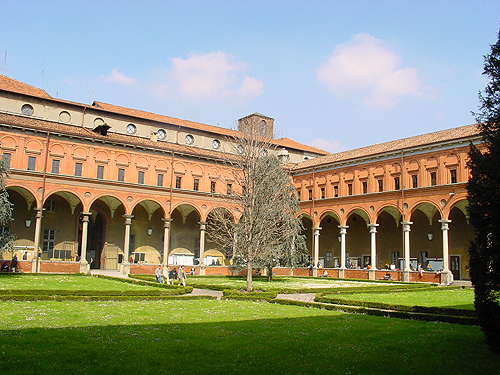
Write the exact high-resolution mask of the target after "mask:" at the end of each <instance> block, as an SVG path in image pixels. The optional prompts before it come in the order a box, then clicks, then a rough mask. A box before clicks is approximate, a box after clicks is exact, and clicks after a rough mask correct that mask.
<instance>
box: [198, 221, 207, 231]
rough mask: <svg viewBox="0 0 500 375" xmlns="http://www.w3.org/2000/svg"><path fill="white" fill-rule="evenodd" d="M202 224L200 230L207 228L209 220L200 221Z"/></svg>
mask: <svg viewBox="0 0 500 375" xmlns="http://www.w3.org/2000/svg"><path fill="white" fill-rule="evenodd" d="M198 224H200V230H207V222H206V221H200V222H198Z"/></svg>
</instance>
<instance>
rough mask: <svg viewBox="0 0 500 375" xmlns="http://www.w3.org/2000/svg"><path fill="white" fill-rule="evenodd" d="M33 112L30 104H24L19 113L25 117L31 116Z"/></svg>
mask: <svg viewBox="0 0 500 375" xmlns="http://www.w3.org/2000/svg"><path fill="white" fill-rule="evenodd" d="M34 111H35V110H34V109H33V107H32V106H31V104H24V105H23V106H22V107H21V112H22V114H23V115H26V116H31V115H32V114H33V112H34Z"/></svg>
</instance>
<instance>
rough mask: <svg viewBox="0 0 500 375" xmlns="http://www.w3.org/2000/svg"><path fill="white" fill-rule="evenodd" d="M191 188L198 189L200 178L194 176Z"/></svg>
mask: <svg viewBox="0 0 500 375" xmlns="http://www.w3.org/2000/svg"><path fill="white" fill-rule="evenodd" d="M193 190H196V191H198V190H200V179H198V178H195V179H194V181H193Z"/></svg>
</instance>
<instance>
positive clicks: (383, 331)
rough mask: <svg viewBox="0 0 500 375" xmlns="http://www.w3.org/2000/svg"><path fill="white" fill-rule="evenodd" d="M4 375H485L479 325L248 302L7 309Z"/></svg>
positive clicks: (1, 356)
mask: <svg viewBox="0 0 500 375" xmlns="http://www.w3.org/2000/svg"><path fill="white" fill-rule="evenodd" d="M0 315H1V316H2V323H3V324H2V330H0V366H1V368H2V373H4V374H52V373H54V374H66V373H70V374H88V373H99V374H101V373H102V374H256V373H258V374H382V373H390V374H396V375H397V374H429V373H439V374H444V375H446V374H462V375H467V374H477V373H490V374H495V373H498V362H499V358H498V357H497V356H494V355H493V354H492V353H490V352H489V351H488V350H487V349H486V346H485V345H484V343H483V336H482V334H481V332H480V330H479V328H478V327H472V326H462V325H457V324H444V323H429V322H422V321H407V320H399V319H394V318H383V317H374V316H363V315H351V314H344V313H339V312H333V311H327V310H320V309H311V308H303V307H298V306H286V305H277V304H269V303H257V302H246V301H214V300H196V301H168V302H156V301H155V302H142V301H130V302H23V303H19V302H0Z"/></svg>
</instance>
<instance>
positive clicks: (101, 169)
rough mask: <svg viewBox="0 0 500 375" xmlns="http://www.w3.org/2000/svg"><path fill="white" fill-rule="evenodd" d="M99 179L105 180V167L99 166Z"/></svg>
mask: <svg viewBox="0 0 500 375" xmlns="http://www.w3.org/2000/svg"><path fill="white" fill-rule="evenodd" d="M97 178H98V179H100V180H102V179H103V178H104V165H98V166H97Z"/></svg>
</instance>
